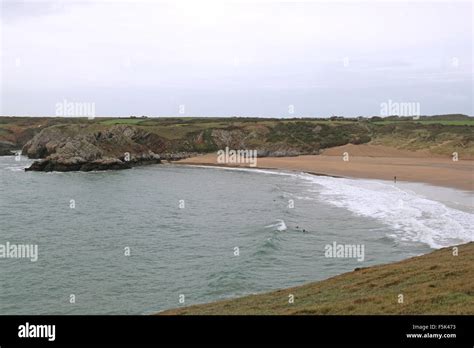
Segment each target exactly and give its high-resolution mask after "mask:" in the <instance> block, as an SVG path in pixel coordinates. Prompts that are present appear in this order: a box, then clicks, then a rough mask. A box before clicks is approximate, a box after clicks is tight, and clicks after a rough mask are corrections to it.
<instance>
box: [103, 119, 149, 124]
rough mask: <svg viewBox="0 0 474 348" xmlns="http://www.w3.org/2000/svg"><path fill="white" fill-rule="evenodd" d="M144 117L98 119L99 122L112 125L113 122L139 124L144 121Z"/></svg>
mask: <svg viewBox="0 0 474 348" xmlns="http://www.w3.org/2000/svg"><path fill="white" fill-rule="evenodd" d="M146 120H147V119H146V118H142V119H140V118H115V119H112V120H104V121H100V122H99V123H100V124H105V125H114V124H140V123H142V122H144V121H146Z"/></svg>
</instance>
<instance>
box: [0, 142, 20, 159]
mask: <svg viewBox="0 0 474 348" xmlns="http://www.w3.org/2000/svg"><path fill="white" fill-rule="evenodd" d="M16 148H17V147H16V145H15V144H14V143H11V142H9V141H0V156H12V155H13V154H14V150H15V149H16Z"/></svg>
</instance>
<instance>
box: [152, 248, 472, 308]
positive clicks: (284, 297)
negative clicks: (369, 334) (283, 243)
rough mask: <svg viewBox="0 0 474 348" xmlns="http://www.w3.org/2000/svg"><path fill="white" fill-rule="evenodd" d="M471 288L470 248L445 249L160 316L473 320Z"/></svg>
mask: <svg viewBox="0 0 474 348" xmlns="http://www.w3.org/2000/svg"><path fill="white" fill-rule="evenodd" d="M473 284H474V242H471V243H468V244H464V245H461V246H459V254H458V256H453V249H452V248H444V249H440V250H436V251H434V252H432V253H430V254H427V255H423V256H419V257H414V258H411V259H408V260H405V261H401V262H397V263H393V264H388V265H381V266H374V267H368V268H362V269H358V270H355V271H353V272H349V273H345V274H342V275H339V276H336V277H333V278H330V279H327V280H323V281H319V282H316V283H311V284H307V285H303V286H299V287H294V288H290V289H284V290H278V291H274V292H270V293H265V294H260V295H252V296H246V297H242V298H237V299H234V300H226V301H220V302H215V303H210V304H203V305H195V306H190V307H183V308H179V309H174V310H169V311H165V312H162V313H160V314H177V315H183V314H191V315H192V314H211V315H215V314H247V315H257V314H285V315H286V314H288V315H290V314H474V286H473ZM290 294H292V295H294V303H293V304H290V303H289V301H288V300H289V295H290ZM400 294H402V295H403V303H399V301H398V300H399V295H400Z"/></svg>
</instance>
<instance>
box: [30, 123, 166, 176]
mask: <svg viewBox="0 0 474 348" xmlns="http://www.w3.org/2000/svg"><path fill="white" fill-rule="evenodd" d="M166 146H167V145H166V142H165V141H164V140H163V139H161V138H160V137H158V136H157V135H156V134H153V133H150V132H147V131H145V130H143V129H140V128H135V127H131V126H125V125H117V126H112V127H109V128H107V127H102V128H101V127H99V129H98V128H97V127H89V126H87V125H73V126H71V125H60V126H52V127H48V128H45V129H43V130H42V131H41V132H40V133H38V134H37V135H36V136H34V137H33V139H31V140H30V141H28V142H27V143H26V144H25V146H24V147H23V150H22V153H23V155H26V156H28V157H29V158H40V159H42V160H40V161H35V162H34V163H33V164H32V165H31V167H30V168H27V169H26V170H37V171H77V170H80V171H91V170H106V169H127V168H131V167H132V166H134V165H141V164H147V163H160V162H161V157H160V155H159V154H157V152H162V151H163V150H165V149H166Z"/></svg>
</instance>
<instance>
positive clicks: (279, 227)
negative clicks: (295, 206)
mask: <svg viewBox="0 0 474 348" xmlns="http://www.w3.org/2000/svg"><path fill="white" fill-rule="evenodd" d="M265 227H266V228H273V229H275V230H277V231H280V232H281V231H286V230H287V226H286V224H285V221H283V220H281V219H278V220H277V222H276V223H274V224H271V225H268V226H265Z"/></svg>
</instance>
